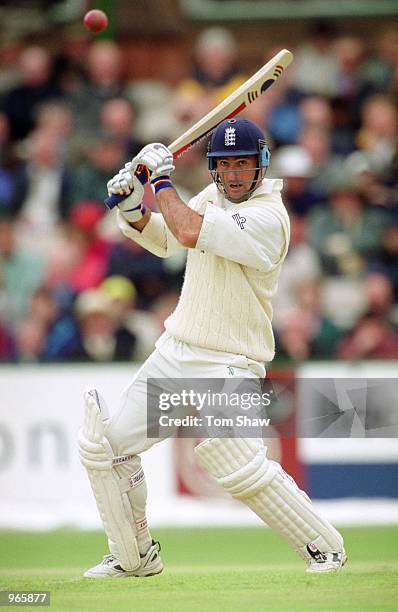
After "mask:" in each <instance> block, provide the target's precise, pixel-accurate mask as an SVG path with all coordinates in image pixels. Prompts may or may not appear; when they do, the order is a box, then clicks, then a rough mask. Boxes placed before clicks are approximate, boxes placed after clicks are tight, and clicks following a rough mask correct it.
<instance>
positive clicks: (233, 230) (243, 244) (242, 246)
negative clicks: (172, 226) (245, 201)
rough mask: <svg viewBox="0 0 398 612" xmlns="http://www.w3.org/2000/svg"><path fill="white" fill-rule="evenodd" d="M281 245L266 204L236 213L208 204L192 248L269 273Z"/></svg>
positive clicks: (282, 241)
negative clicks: (194, 245)
mask: <svg viewBox="0 0 398 612" xmlns="http://www.w3.org/2000/svg"><path fill="white" fill-rule="evenodd" d="M285 243H286V239H285V234H284V230H283V227H282V223H281V220H280V219H279V217H278V215H277V214H275V213H274V212H273V211H272V209H267V206H266V204H264V207H259V206H256V207H245V208H242V209H241V211H239V212H238V211H237V209H236V208H235V209H234V210H232V211H227V210H222V209H221V208H217V207H216V206H212V205H209V204H208V205H207V207H206V211H205V215H204V218H203V224H202V228H201V231H200V234H199V238H198V241H197V243H196V247H195V248H196V249H200V250H202V251H205V252H208V253H213V254H214V255H218V256H219V257H224V258H225V259H229V260H231V261H234V262H236V263H239V264H242V265H244V266H248V267H251V268H255V269H258V270H262V271H264V272H269V271H270V270H271V269H272V268H273V267H274V266H275V265H277V264H278V263H279V261H280V260H281V258H282V255H283V253H284V250H285Z"/></svg>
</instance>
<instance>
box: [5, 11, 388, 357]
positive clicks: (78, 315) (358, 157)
mask: <svg viewBox="0 0 398 612" xmlns="http://www.w3.org/2000/svg"><path fill="white" fill-rule="evenodd" d="M283 46H288V47H289V45H288V44H285V43H283V44H281V45H280V47H279V48H278V49H275V48H267V49H264V55H263V57H261V58H260V60H263V61H264V62H265V61H266V60H268V59H269V58H270V57H272V56H273V55H274V53H276V52H277V51H279V50H280V48H281V47H283ZM289 48H290V47H289ZM292 51H294V53H295V61H294V63H293V64H292V65H291V67H290V68H289V69H288V70H287V71H286V73H285V75H284V76H283V78H282V79H280V81H278V82H277V83H276V84H275V85H274V86H273V87H272V88H271V89H269V90H268V92H267V95H265V96H262V97H261V98H259V99H258V100H257V101H256V103H255V104H253V105H251V106H250V107H249V108H248V109H247V111H246V116H248V117H249V118H251V119H253V120H254V121H256V122H257V123H258V124H259V125H260V126H261V127H262V128H263V129H264V131H265V133H266V135H267V139H268V141H269V144H270V147H271V150H272V158H271V166H270V168H269V170H268V176H269V177H271V178H273V177H281V178H283V179H284V201H285V204H286V206H287V207H288V210H289V214H290V218H291V224H292V242H291V247H290V250H289V253H288V256H287V260H286V262H285V265H284V269H283V272H282V276H281V279H280V285H279V291H278V294H277V296H276V298H275V299H274V328H275V334H276V342H277V357H278V358H286V359H290V360H297V361H300V360H304V359H310V358H316V359H333V358H338V359H352V360H356V359H374V358H398V106H397V99H398V30H397V29H396V28H391V29H389V28H386V29H385V30H383V31H379V32H378V34H377V36H375V37H374V39H372V40H362V39H359V38H357V37H354V36H346V35H344V36H341V35H340V34H339V32H338V31H337V30H336V29H335V28H334V27H332V25H331V24H330V23H329V22H320V23H314V24H313V25H312V26H311V27H309V30H308V36H307V37H306V39H305V41H303V42H302V43H301V44H300V45H298V46H297V48H295V49H292ZM124 65H125V63H124V58H123V53H122V49H121V48H120V46H119V45H118V44H117V43H115V42H113V41H109V40H99V41H95V40H94V41H92V40H88V39H87V40H86V41H85V42H84V41H83V42H82V41H81V40H80V41H78V42H76V44H73V41H70V44H68V45H67V44H65V45H64V46H63V48H62V49H61V50H60V51H58V52H57V53H54V52H50V50H49V49H48V48H46V47H45V46H40V45H39V46H38V45H29V44H24V45H20V47H19V48H18V49H8V48H7V47H6V46H4V48H2V49H0V66H1V72H0V75H1V76H0V361H1V362H56V361H71V360H79V361H115V360H134V361H142V360H143V359H145V358H146V357H147V356H148V354H149V353H150V352H151V350H152V348H153V343H154V341H155V340H156V338H157V337H158V336H159V335H160V334H161V332H162V330H163V321H164V319H165V318H166V317H167V316H168V315H169V314H170V313H171V312H172V310H173V309H174V307H175V305H176V302H177V299H178V294H179V289H180V287H181V283H182V279H183V271H184V265H185V253H184V251H183V250H182V251H181V253H180V254H178V255H176V256H173V257H172V258H170V259H159V258H157V257H155V256H153V255H151V254H150V253H147V252H146V251H144V250H143V249H142V248H141V247H139V246H138V245H136V244H135V243H133V242H132V241H129V240H127V239H125V238H124V237H123V236H122V235H121V233H120V232H118V230H117V227H116V223H115V217H114V214H115V213H114V212H109V211H107V209H106V208H105V206H104V205H103V199H104V197H105V196H106V183H107V181H108V180H109V179H110V178H111V177H112V176H113V174H115V173H116V172H117V171H118V170H119V168H120V167H122V166H123V165H124V163H125V162H126V161H128V160H129V159H131V158H132V157H133V156H134V155H135V154H136V153H137V152H138V151H139V149H140V148H141V146H143V145H144V144H146V143H147V142H151V141H155V140H156V141H161V142H165V143H166V144H167V143H168V142H171V141H172V140H173V139H174V138H176V137H177V136H178V135H179V134H181V133H182V131H183V130H184V129H186V128H187V127H189V126H190V125H192V124H193V123H194V122H195V121H196V120H197V119H199V118H200V117H201V116H203V114H204V113H205V112H207V111H208V110H209V109H210V108H212V107H213V106H214V105H215V104H216V103H218V102H219V101H220V100H221V99H222V98H224V97H225V96H226V95H228V94H229V93H230V92H231V91H232V90H234V89H235V88H236V87H237V86H238V85H239V84H241V83H242V82H243V81H244V80H245V79H246V78H247V76H249V75H247V74H244V73H243V72H242V70H241V68H240V66H239V62H238V45H237V42H236V40H235V39H234V37H233V36H232V34H231V33H230V32H229V31H227V30H225V29H221V28H209V29H205V30H203V31H202V33H200V34H199V36H198V38H197V40H196V41H195V44H194V49H193V55H192V59H191V63H190V65H189V66H187V74H186V78H185V79H183V80H182V81H181V82H180V83H179V84H178V85H177V86H176V87H171V86H170V85H168V84H167V83H166V82H161V81H154V80H140V81H131V80H128V79H126V77H125V73H124V68H123V67H124ZM255 68H256V67H254V69H255ZM205 144H206V143H204V144H203V145H199V146H197V147H195V148H194V149H192V150H191V151H190V152H188V153H187V154H185V155H184V156H183V157H182V158H181V159H180V160H179V161H178V163H177V168H176V171H175V175H174V176H173V181H174V183H175V185H176V187H177V189H178V191H179V193H180V195H181V197H183V198H184V199H188V198H189V197H191V196H192V195H194V194H195V193H196V192H197V191H198V190H200V189H202V188H203V187H204V186H205V185H206V184H208V182H209V180H210V177H209V175H208V173H207V164H206V160H205ZM145 199H146V204H147V205H148V206H149V207H151V208H154V199H153V196H152V193H151V191H150V190H149V189H148V190H147V191H146V194H145ZM198 306H199V307H200V305H198Z"/></svg>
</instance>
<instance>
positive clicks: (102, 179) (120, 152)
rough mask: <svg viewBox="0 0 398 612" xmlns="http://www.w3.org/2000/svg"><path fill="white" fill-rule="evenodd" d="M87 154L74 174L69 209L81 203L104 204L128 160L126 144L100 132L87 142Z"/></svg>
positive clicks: (72, 175) (85, 146)
mask: <svg viewBox="0 0 398 612" xmlns="http://www.w3.org/2000/svg"><path fill="white" fill-rule="evenodd" d="M84 153H85V159H84V161H83V163H82V164H81V165H79V166H78V167H77V168H75V169H73V170H72V171H71V180H70V183H71V188H70V189H69V191H68V205H67V208H68V209H71V208H73V206H74V205H75V204H76V203H77V202H79V201H80V200H97V201H98V202H103V201H104V198H105V197H106V195H107V194H106V184H107V182H108V180H109V177H110V176H112V175H113V174H114V173H115V171H116V169H118V168H120V167H121V166H123V165H124V163H125V162H126V161H127V160H126V157H125V144H124V143H123V142H121V140H120V139H119V138H115V137H114V136H109V135H107V134H101V133H99V134H98V135H97V136H95V137H91V138H90V139H87V140H86V142H85V145H84Z"/></svg>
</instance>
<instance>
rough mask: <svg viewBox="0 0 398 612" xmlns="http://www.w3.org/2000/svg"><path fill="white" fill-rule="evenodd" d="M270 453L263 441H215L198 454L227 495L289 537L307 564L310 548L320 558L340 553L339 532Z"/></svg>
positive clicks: (202, 446)
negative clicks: (269, 455) (317, 551)
mask: <svg viewBox="0 0 398 612" xmlns="http://www.w3.org/2000/svg"><path fill="white" fill-rule="evenodd" d="M266 450H267V449H266V447H265V446H264V444H263V441H262V440H257V439H250V438H212V439H208V440H205V441H204V442H201V444H199V445H198V446H197V447H196V448H195V453H196V455H197V457H198V460H199V463H200V464H201V465H202V466H203V467H204V468H205V469H206V470H207V471H208V472H209V473H210V474H211V475H212V476H213V477H214V478H215V479H216V481H217V482H218V483H219V484H221V485H222V486H223V487H224V489H225V490H226V491H228V492H229V493H230V494H231V495H232V496H233V497H235V498H236V499H239V500H240V501H242V502H244V503H245V504H246V505H247V506H248V507H249V508H251V510H253V512H255V513H256V514H257V515H258V516H259V517H260V518H261V519H262V520H263V521H264V522H265V523H267V524H268V525H269V526H270V527H271V528H272V529H274V530H275V531H277V532H278V533H279V534H280V535H281V536H282V537H283V538H285V539H286V540H287V542H288V543H289V544H290V545H291V546H292V547H293V548H294V549H295V550H296V552H297V553H298V554H299V555H300V556H301V557H302V558H303V559H304V560H305V561H310V560H311V559H312V558H313V556H312V555H311V554H310V552H309V551H308V549H307V546H309V547H310V549H311V550H312V551H313V550H314V549H315V550H316V549H318V550H319V551H320V552H321V553H326V552H340V551H342V550H343V539H342V537H341V535H340V534H339V533H338V531H336V529H335V528H334V527H333V526H332V525H330V523H328V521H326V520H325V519H323V518H322V517H321V516H319V515H318V513H317V512H316V511H315V509H314V507H313V505H312V503H311V501H310V499H309V497H308V496H307V495H306V493H304V491H301V490H300V489H299V488H298V487H297V485H296V483H295V482H294V480H293V479H292V478H291V477H290V476H289V475H288V474H286V472H285V471H284V470H283V469H282V467H281V466H280V465H279V463H277V462H276V461H271V460H269V459H267V457H266Z"/></svg>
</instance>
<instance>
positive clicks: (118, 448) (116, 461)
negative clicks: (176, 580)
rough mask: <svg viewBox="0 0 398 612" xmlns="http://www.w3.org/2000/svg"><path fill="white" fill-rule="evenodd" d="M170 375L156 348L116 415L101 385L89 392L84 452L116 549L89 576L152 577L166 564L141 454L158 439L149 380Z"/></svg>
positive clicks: (82, 438) (82, 434)
mask: <svg viewBox="0 0 398 612" xmlns="http://www.w3.org/2000/svg"><path fill="white" fill-rule="evenodd" d="M167 375H170V364H169V363H168V362H167V360H165V359H164V357H162V356H161V355H159V354H158V352H157V351H155V352H154V353H153V354H152V355H151V357H150V358H149V359H148V360H147V361H146V362H145V364H144V365H143V366H142V368H141V369H140V370H139V372H138V373H137V375H136V377H135V378H134V379H133V381H132V383H131V384H130V386H129V387H128V389H127V390H126V392H125V393H124V395H123V401H122V404H121V407H120V409H119V411H118V412H116V413H115V414H114V415H113V416H112V417H111V418H108V415H107V412H106V409H105V407H104V404H103V402H102V401H101V398H100V396H99V394H98V392H97V391H96V390H90V391H88V392H86V394H85V420H84V425H83V427H82V428H81V430H80V432H79V452H80V457H81V461H82V463H83V465H84V466H85V467H86V469H87V472H88V475H89V479H90V483H91V487H92V490H93V493H94V496H95V499H96V502H97V506H98V509H99V513H100V516H101V519H102V522H103V526H104V529H105V532H106V534H107V536H108V543H109V550H110V553H111V554H110V555H106V556H105V557H104V560H103V561H102V563H100V564H98V565H97V566H95V567H93V568H91V569H90V570H88V571H87V572H86V573H85V576H86V577H92V578H107V577H126V576H148V575H152V574H156V573H159V572H161V571H162V569H163V564H162V562H161V559H160V556H159V550H160V547H159V544H158V543H156V542H154V541H153V540H152V538H151V535H150V532H149V528H148V525H147V521H146V497H147V488H146V482H145V475H144V472H143V469H142V467H141V460H140V458H139V456H138V453H141V452H143V451H144V450H146V449H148V448H150V447H151V446H152V445H153V444H154V443H156V442H158V441H159V440H158V439H155V438H148V437H147V421H146V400H147V398H146V379H147V378H148V377H163V376H167Z"/></svg>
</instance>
